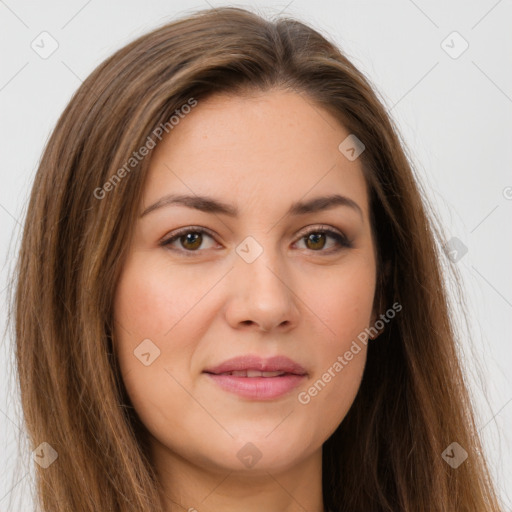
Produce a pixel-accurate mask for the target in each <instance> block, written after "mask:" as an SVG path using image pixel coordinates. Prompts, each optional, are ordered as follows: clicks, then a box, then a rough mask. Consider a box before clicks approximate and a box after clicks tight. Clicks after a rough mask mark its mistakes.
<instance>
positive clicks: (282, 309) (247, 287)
mask: <svg viewBox="0 0 512 512" xmlns="http://www.w3.org/2000/svg"><path fill="white" fill-rule="evenodd" d="M271 252H272V251H270V250H267V249H265V250H264V251H263V253H262V254H261V255H260V256H259V257H258V258H257V259H256V260H255V261H253V262H252V263H247V262H246V261H244V259H243V258H241V257H238V256H237V257H236V259H235V264H234V266H235V268H234V269H233V270H232V271H231V272H230V273H229V278H230V283H229V299H228V303H227V307H226V312H225V314H226V319H227V321H228V323H229V324H230V325H231V327H233V328H234V329H246V330H247V329H255V330H261V331H264V332H270V331H272V330H276V329H277V330H278V331H279V332H285V331H288V330H291V329H293V328H294V327H295V326H296V325H297V323H298V320H299V318H300V312H299V308H298V302H300V300H299V298H298V297H297V295H296V293H294V290H293V288H294V283H293V279H292V277H291V275H292V274H291V272H289V271H288V270H287V269H286V266H285V264H284V263H283V262H282V261H281V260H280V259H279V257H278V256H277V255H276V254H275V253H274V252H273V253H272V254H271Z"/></svg>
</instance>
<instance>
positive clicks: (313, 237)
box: [304, 233, 326, 250]
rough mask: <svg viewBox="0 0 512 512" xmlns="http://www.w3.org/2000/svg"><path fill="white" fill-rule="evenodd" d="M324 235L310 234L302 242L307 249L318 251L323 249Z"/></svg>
mask: <svg viewBox="0 0 512 512" xmlns="http://www.w3.org/2000/svg"><path fill="white" fill-rule="evenodd" d="M325 239H326V236H325V233H310V234H309V235H307V236H306V237H304V240H305V241H306V246H307V248H308V249H313V250H318V249H323V248H324V246H325Z"/></svg>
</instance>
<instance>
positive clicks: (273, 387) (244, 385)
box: [206, 373, 305, 400]
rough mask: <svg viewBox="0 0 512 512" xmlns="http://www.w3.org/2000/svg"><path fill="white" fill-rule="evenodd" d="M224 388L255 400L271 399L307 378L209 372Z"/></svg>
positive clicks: (302, 376)
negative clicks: (248, 375)
mask: <svg viewBox="0 0 512 512" xmlns="http://www.w3.org/2000/svg"><path fill="white" fill-rule="evenodd" d="M206 375H208V377H210V378H211V379H212V380H213V381H214V382H215V383H217V384H218V385H219V386H220V387H221V388H222V389H225V390H226V391H230V392H231V393H235V394H237V395H239V396H243V397H245V398H251V399H253V400H271V399H273V398H277V397H280V396H282V395H285V394H286V393H289V392H290V391H291V390H292V389H294V388H296V387H297V386H298V385H299V384H300V383H301V382H302V381H303V379H304V378H305V375H294V374H288V375H282V376H281V377H235V376H233V375H215V374H213V373H207V374H206Z"/></svg>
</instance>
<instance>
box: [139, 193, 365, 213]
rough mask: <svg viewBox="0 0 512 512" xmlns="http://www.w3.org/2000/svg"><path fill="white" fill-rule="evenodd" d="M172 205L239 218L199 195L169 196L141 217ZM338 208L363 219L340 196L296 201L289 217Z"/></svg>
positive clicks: (234, 209) (232, 208) (353, 205)
mask: <svg viewBox="0 0 512 512" xmlns="http://www.w3.org/2000/svg"><path fill="white" fill-rule="evenodd" d="M171 205H180V206H186V207H187V208H194V209H196V210H200V211H202V212H205V213H215V214H223V215H228V216H229V217H238V213H239V211H238V208H237V207H236V206H233V205H230V204H226V203H223V202H222V201H218V200H216V199H214V198H212V197H208V196H197V195H193V196H190V195H176V194H169V195H166V196H164V197H162V198H160V199H159V200H158V201H157V202H156V203H154V204H152V205H151V206H148V207H147V208H146V209H145V210H144V211H143V212H142V213H141V215H140V217H144V216H145V215H147V214H148V213H151V212H153V211H155V210H157V209H159V208H163V207H165V206H171ZM337 206H347V207H349V208H352V209H353V210H355V211H357V212H358V213H359V215H360V217H361V219H362V218H363V211H362V210H361V207H360V206H359V205H358V204H357V203H356V202H355V201H354V200H352V199H350V198H349V197H346V196H342V195H339V194H333V195H329V196H322V197H316V198H314V199H310V200H308V201H296V202H294V203H292V205H291V206H290V208H289V209H288V212H287V215H294V216H296V215H305V214H307V213H315V212H319V211H322V210H329V209H332V208H335V207H337Z"/></svg>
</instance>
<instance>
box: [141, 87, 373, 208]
mask: <svg viewBox="0 0 512 512" xmlns="http://www.w3.org/2000/svg"><path fill="white" fill-rule="evenodd" d="M164 133H165V132H164ZM349 135H350V133H349V132H348V131H347V130H346V128H345V127H343V126H342V125H341V124H340V123H339V121H338V120H336V119H335V118H334V117H333V116H332V115H331V114H329V113H328V112H327V111H326V110H324V109H322V108H321V107H320V106H319V105H318V104H316V103H314V102H313V100H312V99H311V98H309V97H307V96H306V95H304V94H298V93H296V92H290V91H279V90H274V91H270V92H264V93H263V92H258V93H254V94H249V95H243V96H235V95H228V94H218V95H214V96H211V97H209V98H207V99H206V100H202V101H198V104H197V106H195V107H194V108H193V109H192V110H191V111H190V113H188V114H186V115H182V117H181V118H180V121H179V123H178V124H176V125H175V126H174V127H173V128H172V130H171V131H170V132H169V133H168V134H167V135H165V136H164V137H163V139H162V141H161V142H159V143H158V145H157V146H156V148H155V150H154V152H153V155H152V158H151V164H150V170H149V175H148V178H147V183H146V186H145V190H144V201H143V202H144V204H145V205H146V206H147V205H148V204H149V203H150V202H152V201H156V200H157V199H158V198H159V197H160V196H161V195H163V194H165V193H170V192H176V193H183V194H185V193H186V194H197V195H215V196H216V197H219V198H222V199H224V200H227V201H229V202H230V203H233V204H237V205H238V206H239V209H240V210H242V211H243V209H244V205H251V204H253V203H254V202H259V203H260V204H261V203H262V202H263V203H264V204H265V205H268V206H269V207H270V206H271V205H276V206H277V205H280V204H283V205H286V206H288V205H289V203H291V202H294V201H297V200H298V199H299V198H308V197H313V196H316V195H325V194H333V193H340V194H343V195H346V196H349V197H351V198H352V199H354V200H355V201H357V202H358V203H359V204H360V206H361V209H362V210H363V211H364V212H365V215H367V213H368V212H367V208H368V205H367V193H366V192H367V191H366V182H365V179H364V175H363V172H362V166H361V161H360V159H356V160H354V161H350V160H349V159H347V158H346V157H345V155H344V154H343V153H342V152H340V150H339V149H338V146H339V145H340V143H342V142H343V141H344V140H345V139H346V138H347V137H348V136H349Z"/></svg>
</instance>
